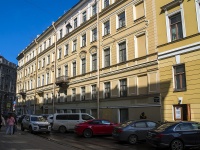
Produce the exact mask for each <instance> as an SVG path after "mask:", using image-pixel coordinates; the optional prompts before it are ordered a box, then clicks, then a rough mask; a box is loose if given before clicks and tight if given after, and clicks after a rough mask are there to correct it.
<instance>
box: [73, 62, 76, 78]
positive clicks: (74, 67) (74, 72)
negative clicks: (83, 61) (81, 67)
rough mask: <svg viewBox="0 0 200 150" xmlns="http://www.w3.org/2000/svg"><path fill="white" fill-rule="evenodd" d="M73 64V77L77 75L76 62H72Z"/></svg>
mask: <svg viewBox="0 0 200 150" xmlns="http://www.w3.org/2000/svg"><path fill="white" fill-rule="evenodd" d="M72 66H73V77H74V76H76V62H73V63H72Z"/></svg>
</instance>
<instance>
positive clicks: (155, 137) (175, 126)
mask: <svg viewBox="0 0 200 150" xmlns="http://www.w3.org/2000/svg"><path fill="white" fill-rule="evenodd" d="M146 139H147V142H148V143H149V144H151V145H152V146H154V147H158V148H164V147H170V148H171V149H172V150H183V149H184V148H186V147H199V146H200V123H199V122H192V121H181V122H169V123H165V124H163V125H161V126H160V127H158V128H157V129H155V130H151V131H149V132H148V133H147V137H146Z"/></svg>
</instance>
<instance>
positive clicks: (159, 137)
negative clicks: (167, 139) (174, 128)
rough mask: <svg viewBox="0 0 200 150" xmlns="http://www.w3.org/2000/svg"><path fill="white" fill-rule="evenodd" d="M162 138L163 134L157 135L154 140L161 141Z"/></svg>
mask: <svg viewBox="0 0 200 150" xmlns="http://www.w3.org/2000/svg"><path fill="white" fill-rule="evenodd" d="M163 136H164V135H163V134H157V135H156V136H155V138H158V139H161V138H162V137H163Z"/></svg>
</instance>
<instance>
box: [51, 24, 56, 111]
mask: <svg viewBox="0 0 200 150" xmlns="http://www.w3.org/2000/svg"><path fill="white" fill-rule="evenodd" d="M54 24H55V23H54V22H53V23H52V26H53V29H54V31H55V33H54V35H55V60H54V81H53V102H52V105H53V106H52V107H53V108H52V111H53V114H54V112H55V104H54V102H55V92H56V91H55V90H56V65H57V63H56V61H57V34H56V28H55V26H54Z"/></svg>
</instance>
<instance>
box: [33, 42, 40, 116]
mask: <svg viewBox="0 0 200 150" xmlns="http://www.w3.org/2000/svg"><path fill="white" fill-rule="evenodd" d="M35 44H36V66H35V71H36V73H35V94H34V108H33V109H34V114H36V113H35V112H36V103H37V99H36V88H37V76H38V48H39V47H38V42H37V41H36V39H35Z"/></svg>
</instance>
